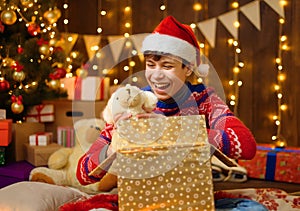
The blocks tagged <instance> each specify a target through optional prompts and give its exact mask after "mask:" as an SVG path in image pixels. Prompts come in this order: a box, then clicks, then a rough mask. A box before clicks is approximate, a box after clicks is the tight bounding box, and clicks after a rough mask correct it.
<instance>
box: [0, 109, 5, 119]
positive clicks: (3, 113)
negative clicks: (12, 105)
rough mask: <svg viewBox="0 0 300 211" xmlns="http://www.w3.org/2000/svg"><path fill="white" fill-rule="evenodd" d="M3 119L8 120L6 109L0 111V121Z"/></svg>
mask: <svg viewBox="0 0 300 211" xmlns="http://www.w3.org/2000/svg"><path fill="white" fill-rule="evenodd" d="M1 119H6V110H5V109H0V120H1Z"/></svg>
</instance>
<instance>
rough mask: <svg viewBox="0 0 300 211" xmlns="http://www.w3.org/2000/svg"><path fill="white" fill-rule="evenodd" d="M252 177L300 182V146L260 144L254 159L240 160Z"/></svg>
mask: <svg viewBox="0 0 300 211" xmlns="http://www.w3.org/2000/svg"><path fill="white" fill-rule="evenodd" d="M238 163H239V164H240V165H241V166H243V167H245V168H246V169H247V171H248V176H249V177H250V178H258V179H265V180H271V181H283V182H293V183H300V148H296V147H286V148H276V147H275V146H273V145H271V144H259V145H258V146H257V152H256V155H255V157H254V158H253V159H252V160H239V161H238Z"/></svg>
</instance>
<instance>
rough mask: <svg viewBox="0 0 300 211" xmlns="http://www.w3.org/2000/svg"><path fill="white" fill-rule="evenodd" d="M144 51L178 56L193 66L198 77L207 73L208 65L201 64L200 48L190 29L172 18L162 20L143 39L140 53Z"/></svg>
mask: <svg viewBox="0 0 300 211" xmlns="http://www.w3.org/2000/svg"><path fill="white" fill-rule="evenodd" d="M146 51H156V52H162V53H169V54H172V55H174V56H178V57H180V58H182V59H184V60H186V61H188V62H190V63H191V64H193V65H194V67H195V68H194V72H195V73H196V75H198V76H206V75H207V73H208V65H207V64H201V60H200V47H199V44H198V41H197V38H196V36H195V34H194V32H193V30H192V28H191V27H190V26H188V25H185V24H182V23H180V22H178V21H177V20H176V19H175V18H174V17H173V16H168V17H166V18H165V19H164V20H162V21H161V22H160V24H159V25H158V26H157V27H156V28H155V29H154V31H153V33H152V34H150V35H148V36H147V37H146V38H145V39H144V41H143V46H142V52H143V53H144V52H146Z"/></svg>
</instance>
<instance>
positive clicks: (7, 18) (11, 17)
mask: <svg viewBox="0 0 300 211" xmlns="http://www.w3.org/2000/svg"><path fill="white" fill-rule="evenodd" d="M16 20H17V14H16V13H15V11H13V10H3V11H2V12H1V21H2V23H4V24H6V25H12V24H14V23H15V22H16Z"/></svg>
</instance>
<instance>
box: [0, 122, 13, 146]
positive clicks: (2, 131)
mask: <svg viewBox="0 0 300 211" xmlns="http://www.w3.org/2000/svg"><path fill="white" fill-rule="evenodd" d="M11 140H12V119H0V146H8V145H9V144H10V142H11Z"/></svg>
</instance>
